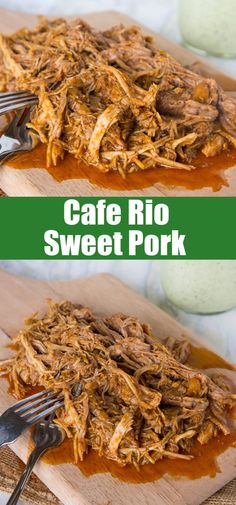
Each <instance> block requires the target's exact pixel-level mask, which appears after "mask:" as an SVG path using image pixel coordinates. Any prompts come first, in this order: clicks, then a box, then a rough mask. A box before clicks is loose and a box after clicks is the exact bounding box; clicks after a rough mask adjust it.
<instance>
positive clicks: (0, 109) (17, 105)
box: [0, 97, 38, 114]
mask: <svg viewBox="0 0 236 505" xmlns="http://www.w3.org/2000/svg"><path fill="white" fill-rule="evenodd" d="M37 103H38V99H37V98H34V97H31V98H23V99H22V98H19V99H18V100H15V101H14V102H8V103H5V104H0V114H6V113H7V112H11V111H13V110H15V109H22V108H24V107H27V106H29V105H36V104H37Z"/></svg>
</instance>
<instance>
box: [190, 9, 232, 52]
mask: <svg viewBox="0 0 236 505" xmlns="http://www.w3.org/2000/svg"><path fill="white" fill-rule="evenodd" d="M180 29H181V32H182V35H183V38H184V40H185V42H186V44H187V45H188V46H190V48H192V49H195V50H199V51H203V52H205V53H210V54H214V55H217V56H225V57H234V56H236V0H180Z"/></svg>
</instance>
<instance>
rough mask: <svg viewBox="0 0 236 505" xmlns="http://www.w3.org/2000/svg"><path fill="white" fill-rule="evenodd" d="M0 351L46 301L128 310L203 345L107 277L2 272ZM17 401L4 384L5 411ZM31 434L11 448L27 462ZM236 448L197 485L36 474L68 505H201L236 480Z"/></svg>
mask: <svg viewBox="0 0 236 505" xmlns="http://www.w3.org/2000/svg"><path fill="white" fill-rule="evenodd" d="M0 289H1V294H2V296H1V304H0V327H1V331H0V350H1V354H2V353H3V352H4V355H5V356H6V352H9V351H6V349H4V346H6V345H7V343H8V342H9V336H12V335H14V334H15V333H16V332H17V331H18V330H19V329H20V327H21V326H22V320H23V318H24V317H26V316H28V315H29V314H30V313H31V312H33V311H36V310H38V309H39V310H40V311H43V310H44V309H45V303H46V302H45V299H46V298H50V297H52V298H53V299H54V300H63V299H65V298H69V299H70V300H72V301H74V302H77V303H82V304H85V305H88V306H90V307H91V308H92V309H93V311H94V312H96V313H99V314H112V313H115V312H119V311H123V312H126V313H129V314H134V315H136V316H138V317H139V318H140V319H141V320H144V321H146V322H148V323H150V324H151V325H152V327H153V329H154V332H155V334H156V335H157V336H158V335H159V336H166V335H175V336H176V337H181V336H185V337H186V338H189V339H190V340H191V341H192V342H194V343H195V344H197V343H199V344H200V345H202V344H203V342H201V341H200V339H199V338H198V337H196V336H195V335H193V334H192V333H191V332H189V331H188V330H186V329H185V328H183V327H182V326H181V325H180V324H179V323H177V322H176V321H175V320H174V319H172V318H171V317H170V316H169V315H167V314H166V313H165V312H163V311H162V310H160V309H159V308H158V307H156V306H154V305H152V304H151V303H150V302H148V301H147V300H146V299H145V298H143V297H142V296H141V295H138V294H136V293H135V292H133V291H132V290H131V289H130V288H128V287H127V286H125V285H124V284H122V283H121V282H120V281H118V280H117V279H115V278H114V277H111V276H110V275H107V274H102V275H98V276H94V277H90V278H87V279H82V280H78V281H77V280H75V281H69V282H42V281H38V280H32V279H26V278H21V277H14V276H11V275H10V274H8V273H6V272H4V271H0ZM11 403H12V398H11V397H10V396H9V394H8V393H7V383H6V382H5V381H0V412H3V411H4V409H6V408H7V407H8V406H9V405H10V404H11ZM28 442H29V439H28V435H27V434H26V435H24V436H23V437H21V438H20V439H19V440H18V441H17V442H15V444H13V445H12V446H11V448H12V449H13V451H14V452H15V453H16V454H17V455H18V456H19V457H20V458H21V459H22V460H23V461H26V457H27V452H28ZM235 461H236V451H235V449H228V450H227V451H226V452H225V453H224V454H223V455H221V456H220V457H219V459H218V462H219V465H220V469H221V473H218V474H217V476H216V477H215V478H214V479H211V478H208V477H204V478H202V479H198V480H195V481H191V480H188V479H184V478H179V479H174V478H171V477H169V476H168V475H166V476H165V477H163V478H161V479H160V480H158V481H155V482H153V483H147V484H130V483H125V482H121V481H119V480H117V479H114V478H113V477H112V476H111V475H109V474H96V475H92V476H91V477H84V476H83V475H82V474H81V472H80V471H79V469H78V468H76V467H75V466H73V465H58V466H50V465H46V464H45V463H43V462H42V461H41V462H40V463H39V464H38V465H37V467H36V471H35V473H36V474H37V476H38V477H39V478H40V479H41V480H42V481H43V482H44V483H45V484H46V485H47V486H48V488H49V489H50V490H51V491H52V492H53V493H54V494H55V495H56V496H57V497H58V498H60V500H61V501H62V502H63V503H64V504H65V505H78V504H80V505H153V504H154V503H158V505H173V504H175V505H199V504H200V503H202V502H203V501H204V500H205V499H206V498H208V497H209V496H211V495H212V494H213V493H214V492H216V491H217V490H218V489H220V488H221V487H222V486H223V485H224V484H226V483H227V482H229V481H230V480H231V479H233V477H234V476H235Z"/></svg>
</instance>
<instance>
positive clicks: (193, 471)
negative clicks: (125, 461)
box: [43, 430, 236, 484]
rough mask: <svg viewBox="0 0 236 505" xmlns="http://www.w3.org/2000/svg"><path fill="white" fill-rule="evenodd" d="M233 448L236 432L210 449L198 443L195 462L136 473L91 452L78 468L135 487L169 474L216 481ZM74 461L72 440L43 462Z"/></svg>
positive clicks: (177, 462) (151, 467)
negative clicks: (220, 459) (219, 460)
mask: <svg viewBox="0 0 236 505" xmlns="http://www.w3.org/2000/svg"><path fill="white" fill-rule="evenodd" d="M229 447H234V448H235V449H236V430H235V431H233V432H232V433H231V434H230V435H220V436H218V437H216V438H214V439H211V440H210V442H208V444H207V445H202V446H201V445H200V444H199V443H196V444H195V445H194V447H193V449H192V451H191V454H192V455H193V456H194V458H193V459H192V460H191V461H186V460H178V459H167V458H163V459H162V460H160V461H158V462H157V463H155V464H154V465H153V464H151V463H150V464H147V465H143V466H142V467H141V468H140V470H136V469H135V468H134V466H131V465H127V466H125V467H121V466H119V465H118V464H117V463H115V462H114V461H111V460H108V459H106V458H102V457H100V456H99V455H98V453H97V451H93V450H90V451H89V453H88V454H87V455H86V456H85V458H84V461H82V462H79V463H77V466H78V468H79V469H80V471H81V472H82V473H83V475H85V476H86V477H89V476H90V475H93V474H95V473H110V474H111V475H112V476H113V477H115V478H117V479H119V480H122V481H125V482H131V483H134V484H138V483H145V482H153V481H155V480H158V479H160V478H161V477H163V475H165V474H168V475H171V476H172V477H186V478H188V479H191V480H194V479H199V478H201V477H203V476H206V475H208V476H209V477H215V476H216V474H217V472H219V467H218V464H217V457H218V456H219V455H220V454H222V453H223V452H224V451H225V450H226V449H228V448H229ZM235 455H236V452H235ZM73 460H74V456H73V446H72V442H71V441H70V440H69V439H66V441H65V442H63V444H62V445H61V446H60V447H59V448H57V449H52V450H51V451H48V453H47V454H46V455H45V456H44V457H43V461H44V462H45V463H48V464H50V465H58V464H63V463H72V462H73Z"/></svg>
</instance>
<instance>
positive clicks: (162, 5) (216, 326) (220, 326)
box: [0, 0, 236, 505]
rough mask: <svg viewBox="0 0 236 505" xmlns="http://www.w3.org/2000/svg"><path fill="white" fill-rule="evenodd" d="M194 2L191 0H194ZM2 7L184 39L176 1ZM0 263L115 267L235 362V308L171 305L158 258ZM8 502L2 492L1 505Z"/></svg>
mask: <svg viewBox="0 0 236 505" xmlns="http://www.w3.org/2000/svg"><path fill="white" fill-rule="evenodd" d="M190 1H191V0H190ZM0 6H1V7H7V8H10V9H16V10H20V11H28V12H34V13H42V14H53V15H57V14H59V15H63V14H75V15H77V14H78V15H79V14H82V13H85V12H88V11H94V10H105V9H116V10H119V11H122V12H124V13H126V14H128V15H130V16H132V17H133V18H135V19H136V20H137V21H140V22H142V23H143V24H146V25H147V26H149V27H150V28H151V29H153V30H154V31H159V32H160V33H162V34H163V35H165V36H166V37H168V38H170V39H172V40H174V41H176V42H181V36H180V33H179V29H178V13H177V8H178V0H145V1H143V0H100V2H97V0H72V1H69V0H40V1H39V0H24V1H23V2H22V0H0ZM207 59H208V61H210V62H211V63H213V64H214V65H215V66H217V67H218V68H220V69H222V70H223V71H224V72H226V73H228V74H229V75H232V76H233V77H236V60H224V59H219V58H213V57H211V58H207ZM0 267H2V268H6V269H8V270H9V271H11V272H13V273H17V274H22V275H28V276H32V277H39V278H44V279H49V278H53V279H63V278H64V279H68V278H78V277H82V276H85V275H91V274H93V273H96V272H102V271H105V272H111V273H113V274H114V275H116V276H117V277H119V278H120V279H121V280H123V281H124V282H126V283H127V284H129V285H130V286H131V287H133V288H134V289H136V290H138V291H140V292H142V293H143V294H144V295H146V296H148V297H149V298H150V299H151V300H152V301H154V302H155V303H158V304H159V305H161V306H162V307H163V308H164V309H165V310H167V311H169V312H170V313H172V314H173V315H174V317H176V319H178V320H179V321H180V322H182V323H183V324H185V325H186V326H187V327H189V328H191V329H193V330H194V331H195V332H196V333H198V334H199V335H201V336H202V337H203V338H205V340H206V342H209V343H210V344H211V345H213V346H214V347H215V349H216V350H218V352H221V353H222V354H224V355H225V356H226V357H227V358H229V359H231V360H232V361H234V362H236V335H235V333H236V331H235V328H236V309H234V310H231V311H229V312H226V313H224V314H218V315H213V316H199V315H190V314H186V313H184V312H183V311H179V310H177V309H174V308H173V307H171V306H170V305H169V304H168V302H167V300H166V298H165V295H164V293H163V292H162V289H161V286H160V280H159V262H155V265H154V264H153V263H152V262H148V261H142V262H140V261H129V262H127V261H81V262H79V261H71V262H68V261H47V262H44V261H21V262H19V261H1V262H0ZM6 501H7V496H6V494H5V493H0V505H4V504H5V503H6Z"/></svg>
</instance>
